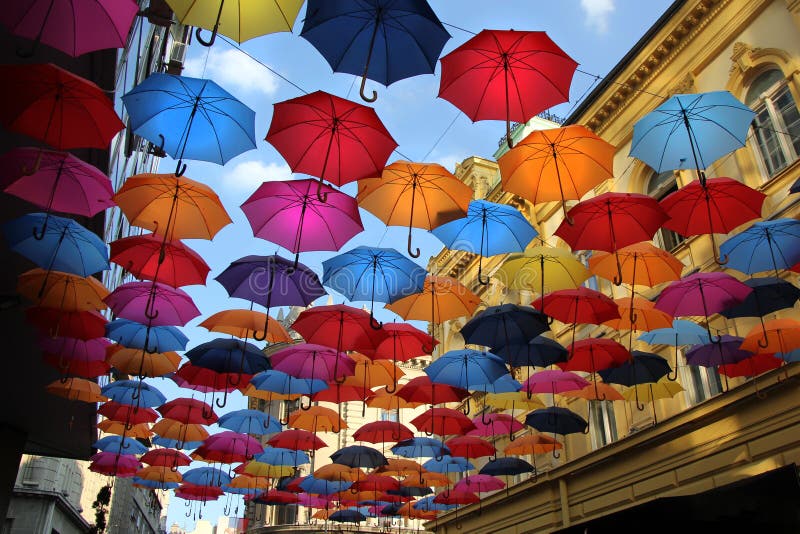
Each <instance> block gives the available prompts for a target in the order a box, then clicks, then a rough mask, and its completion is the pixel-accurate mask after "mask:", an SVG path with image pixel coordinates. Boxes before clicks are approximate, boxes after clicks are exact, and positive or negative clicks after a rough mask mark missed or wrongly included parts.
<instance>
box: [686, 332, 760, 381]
mask: <svg viewBox="0 0 800 534" xmlns="http://www.w3.org/2000/svg"><path fill="white" fill-rule="evenodd" d="M742 341H744V338H742V337H737V336H729V335H728V334H724V335H722V336H720V337H719V341H717V342H715V343H706V344H705V345H695V346H693V347H692V348H691V349H689V350H688V351H686V363H688V364H689V365H699V366H702V367H717V366H720V365H729V364H734V363H738V362H740V361H742V360H744V359H746V358H749V357H750V356H752V355H753V353H752V352H750V351H747V350H742V349H741V348H740V347H741V345H742ZM724 376H725V386H726V389H727V385H728V376H727V375H724Z"/></svg>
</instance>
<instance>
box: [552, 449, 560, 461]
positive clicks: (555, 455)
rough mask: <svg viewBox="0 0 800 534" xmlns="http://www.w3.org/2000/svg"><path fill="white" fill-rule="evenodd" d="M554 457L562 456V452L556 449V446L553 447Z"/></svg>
mask: <svg viewBox="0 0 800 534" xmlns="http://www.w3.org/2000/svg"><path fill="white" fill-rule="evenodd" d="M553 458H555V459H558V458H561V453H560V452H558V451H557V450H556V448H555V446H554V447H553Z"/></svg>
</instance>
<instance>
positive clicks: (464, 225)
mask: <svg viewBox="0 0 800 534" xmlns="http://www.w3.org/2000/svg"><path fill="white" fill-rule="evenodd" d="M431 232H432V233H433V235H435V236H436V237H438V238H439V240H440V241H441V242H442V243H444V246H446V247H447V248H449V249H451V250H464V251H467V252H472V253H473V254H478V255H479V256H480V258H479V259H478V281H479V282H480V283H481V284H483V285H487V284H488V283H489V278H488V277H487V278H486V279H484V278H482V277H481V272H482V262H481V259H482V258H483V256H494V255H496V254H507V253H510V252H522V251H523V250H525V247H527V246H528V243H530V242H531V240H532V239H533V238H534V237H536V236H537V235H539V233H538V232H537V231H536V229H534V227H533V226H532V225H531V223H529V222H528V220H527V219H526V218H525V216H524V215H522V213H520V212H519V210H518V209H517V208H515V207H513V206H508V205H505V204H495V203H494V202H487V201H485V200H473V201H472V202H470V203H469V207H468V208H467V216H466V217H464V218H462V219H456V220H455V221H451V222H449V223H446V224H443V225H441V226H439V227H437V228H434V229H433V230H431Z"/></svg>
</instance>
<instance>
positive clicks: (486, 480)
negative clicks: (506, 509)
mask: <svg viewBox="0 0 800 534" xmlns="http://www.w3.org/2000/svg"><path fill="white" fill-rule="evenodd" d="M505 487H506V483H505V482H503V481H502V480H500V479H499V478H497V477H493V476H492V475H467V476H465V477H464V478H462V479H461V480H459V481H458V482H456V484H455V486H453V490H454V491H468V492H472V493H486V492H487V491H496V490H500V489H503V488H505Z"/></svg>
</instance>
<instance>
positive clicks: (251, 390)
mask: <svg viewBox="0 0 800 534" xmlns="http://www.w3.org/2000/svg"><path fill="white" fill-rule="evenodd" d="M242 395H245V396H247V397H253V398H254V399H262V400H265V401H267V402H272V401H284V400H297V399H299V398H300V397H302V395H300V394H299V393H286V394H284V393H275V392H274V391H264V390H263V389H257V388H256V387H255V386H254V385H253V384H249V383H248V384H247V385H246V386H245V387H244V388H243V389H242Z"/></svg>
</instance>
